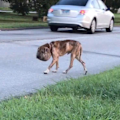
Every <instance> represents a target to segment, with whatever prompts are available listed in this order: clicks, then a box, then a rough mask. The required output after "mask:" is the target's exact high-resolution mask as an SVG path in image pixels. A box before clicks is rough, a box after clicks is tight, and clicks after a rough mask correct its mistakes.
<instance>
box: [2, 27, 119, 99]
mask: <svg viewBox="0 0 120 120" xmlns="http://www.w3.org/2000/svg"><path fill="white" fill-rule="evenodd" d="M65 39H74V40H77V41H79V42H81V43H82V46H83V55H82V59H83V60H84V61H85V62H86V66H87V69H88V75H89V74H97V73H100V72H103V71H105V70H109V69H112V68H114V67H115V66H119V65H120V28H119V27H115V29H114V31H113V32H112V33H106V32H105V31H104V30H102V31H101V30H98V31H97V32H96V33H95V34H93V35H91V34H86V32H85V31H83V30H80V31H78V32H76V33H73V32H72V31H71V30H68V29H61V30H59V32H55V33H53V32H50V30H49V29H34V30H17V31H0V73H1V74H0V81H1V82H0V100H3V99H6V98H9V97H11V96H20V95H25V94H29V93H34V92H36V90H37V89H41V88H42V87H44V86H47V85H49V84H55V83H56V82H58V81H61V80H64V79H66V78H71V77H72V78H76V77H82V76H84V71H83V68H82V65H81V64H80V63H79V62H78V61H77V60H75V62H74V67H73V68H72V69H71V70H70V71H69V72H68V74H67V75H65V74H62V71H64V70H65V69H66V68H67V67H68V66H69V60H70V56H69V55H65V56H63V57H61V58H60V60H59V61H60V68H59V70H58V73H52V72H51V73H49V74H48V75H44V74H43V71H44V70H46V68H47V67H48V65H49V64H50V62H51V59H50V60H49V61H47V62H42V61H39V60H38V59H36V51H37V48H38V46H40V45H43V44H44V43H49V42H51V41H54V40H65ZM54 68H55V67H53V69H54Z"/></svg>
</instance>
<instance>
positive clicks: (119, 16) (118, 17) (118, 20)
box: [115, 14, 120, 25]
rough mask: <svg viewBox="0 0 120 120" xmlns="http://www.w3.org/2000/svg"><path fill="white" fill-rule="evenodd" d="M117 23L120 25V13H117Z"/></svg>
mask: <svg viewBox="0 0 120 120" xmlns="http://www.w3.org/2000/svg"><path fill="white" fill-rule="evenodd" d="M115 25H120V14H115Z"/></svg>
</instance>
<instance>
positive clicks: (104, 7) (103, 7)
mask: <svg viewBox="0 0 120 120" xmlns="http://www.w3.org/2000/svg"><path fill="white" fill-rule="evenodd" d="M98 3H99V5H100V8H101V9H102V10H106V9H107V7H106V5H105V4H104V3H103V2H102V1H101V0H98Z"/></svg>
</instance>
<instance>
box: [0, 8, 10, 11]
mask: <svg viewBox="0 0 120 120" xmlns="http://www.w3.org/2000/svg"><path fill="white" fill-rule="evenodd" d="M0 10H5V11H10V10H11V9H10V8H9V7H0Z"/></svg>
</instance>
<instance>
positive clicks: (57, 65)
mask: <svg viewBox="0 0 120 120" xmlns="http://www.w3.org/2000/svg"><path fill="white" fill-rule="evenodd" d="M58 68H59V62H58V60H57V61H56V69H55V70H53V71H52V72H53V73H56V72H57V70H58Z"/></svg>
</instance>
